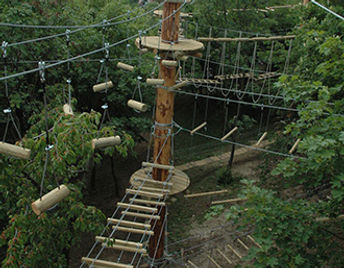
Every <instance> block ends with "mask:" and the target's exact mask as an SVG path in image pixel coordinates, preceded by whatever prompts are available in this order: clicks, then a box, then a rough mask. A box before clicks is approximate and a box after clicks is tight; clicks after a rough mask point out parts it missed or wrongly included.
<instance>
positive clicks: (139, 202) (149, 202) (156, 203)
mask: <svg viewBox="0 0 344 268" xmlns="http://www.w3.org/2000/svg"><path fill="white" fill-rule="evenodd" d="M129 201H131V202H133V203H138V204H148V205H153V206H166V204H165V202H157V201H152V200H146V199H137V198H130V199H129Z"/></svg>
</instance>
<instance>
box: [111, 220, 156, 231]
mask: <svg viewBox="0 0 344 268" xmlns="http://www.w3.org/2000/svg"><path fill="white" fill-rule="evenodd" d="M107 221H108V222H110V223H111V224H118V223H119V225H123V226H127V227H134V228H141V229H150V228H151V225H150V224H144V223H141V222H135V221H125V220H120V219H114V218H108V219H107Z"/></svg>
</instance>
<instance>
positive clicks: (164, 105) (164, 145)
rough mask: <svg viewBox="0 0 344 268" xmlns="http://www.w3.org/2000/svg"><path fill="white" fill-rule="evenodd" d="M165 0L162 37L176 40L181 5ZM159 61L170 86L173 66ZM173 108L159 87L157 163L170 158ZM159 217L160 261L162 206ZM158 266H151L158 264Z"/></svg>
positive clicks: (160, 175) (158, 252)
mask: <svg viewBox="0 0 344 268" xmlns="http://www.w3.org/2000/svg"><path fill="white" fill-rule="evenodd" d="M175 2H176V1H174V2H168V1H167V2H166V3H165V4H164V8H163V17H162V18H163V22H162V27H161V40H162V42H166V43H171V42H173V43H177V42H178V33H179V18H180V11H178V12H177V13H176V14H174V15H172V14H173V13H174V12H175V11H177V10H178V9H179V8H180V5H181V3H175ZM169 16H170V17H169ZM167 17H169V18H168V19H166V18H167ZM168 55H171V54H170V53H167V52H166V53H164V54H161V55H160V57H161V61H162V60H164V59H168ZM161 61H160V72H159V78H161V79H163V80H164V81H165V83H164V86H165V87H171V86H173V85H175V82H176V69H175V68H171V67H167V66H164V65H163V64H162V63H161ZM173 109H174V93H173V92H169V91H167V90H166V89H163V88H158V89H157V97H156V111H155V132H154V135H155V136H154V151H153V161H154V162H155V163H158V164H163V165H169V164H170V160H171V135H172V129H173V128H172V123H173V113H174V111H173ZM152 175H153V179H155V180H158V181H166V179H167V176H168V170H162V169H157V168H154V169H153V174H152ZM160 209H161V213H160V220H158V221H157V223H156V224H155V222H152V226H154V224H155V228H154V229H153V231H154V236H152V237H151V238H150V241H149V256H150V258H155V259H156V260H160V259H162V258H163V257H164V239H165V234H164V233H165V231H164V230H165V228H164V220H165V214H166V210H165V207H160V208H158V211H160ZM158 266H159V265H154V267H158Z"/></svg>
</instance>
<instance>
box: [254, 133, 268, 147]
mask: <svg viewBox="0 0 344 268" xmlns="http://www.w3.org/2000/svg"><path fill="white" fill-rule="evenodd" d="M266 135H268V133H267V132H264V134H263V135H262V136H261V137H260V138H259V140H258V141H257V143H256V146H259V144H260V143H261V142H262V141H263V140H264V139H265V137H266Z"/></svg>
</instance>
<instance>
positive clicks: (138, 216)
mask: <svg viewBox="0 0 344 268" xmlns="http://www.w3.org/2000/svg"><path fill="white" fill-rule="evenodd" d="M121 214H122V215H126V216H132V217H137V218H143V219H151V220H160V216H158V215H150V214H144V213H137V212H131V211H122V212H121Z"/></svg>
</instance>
